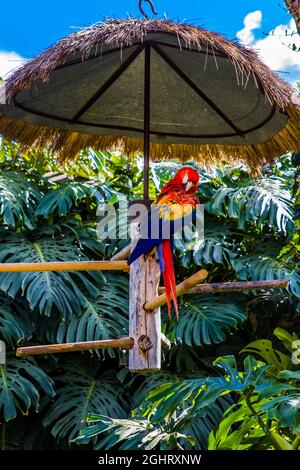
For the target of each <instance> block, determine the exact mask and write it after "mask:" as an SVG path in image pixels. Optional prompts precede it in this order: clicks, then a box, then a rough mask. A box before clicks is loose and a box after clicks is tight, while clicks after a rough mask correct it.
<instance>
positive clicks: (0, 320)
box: [0, 294, 34, 347]
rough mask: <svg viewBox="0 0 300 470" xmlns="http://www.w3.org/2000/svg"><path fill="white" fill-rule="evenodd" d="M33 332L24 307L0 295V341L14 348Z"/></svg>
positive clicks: (31, 323) (32, 326)
mask: <svg viewBox="0 0 300 470" xmlns="http://www.w3.org/2000/svg"><path fill="white" fill-rule="evenodd" d="M33 330H34V324H33V322H32V319H31V318H30V316H29V314H28V311H26V310H25V306H24V305H22V304H19V303H16V302H13V301H12V300H11V299H10V298H9V297H7V296H5V295H4V294H0V339H2V340H3V341H5V343H6V344H7V345H9V346H11V347H14V346H15V345H16V344H17V343H18V342H19V341H20V340H23V339H25V338H29V337H30V336H31V334H32V332H33Z"/></svg>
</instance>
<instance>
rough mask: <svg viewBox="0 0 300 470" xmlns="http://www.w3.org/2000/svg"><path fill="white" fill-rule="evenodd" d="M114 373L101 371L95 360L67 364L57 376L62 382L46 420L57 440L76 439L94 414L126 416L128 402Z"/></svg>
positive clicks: (112, 371) (114, 416) (75, 361)
mask: <svg viewBox="0 0 300 470" xmlns="http://www.w3.org/2000/svg"><path fill="white" fill-rule="evenodd" d="M114 372H115V371H114V370H111V371H110V372H109V371H107V372H104V373H103V372H101V368H100V366H99V365H98V364H97V363H95V362H93V361H91V359H90V360H89V361H86V362H84V361H81V360H79V359H77V360H74V358H73V360H72V362H70V361H69V362H68V363H67V364H66V365H65V367H64V372H63V373H62V374H61V375H59V376H58V377H56V380H57V381H58V382H59V383H60V384H61V385H60V386H59V387H57V390H56V392H57V394H56V398H55V400H54V402H53V404H52V406H50V409H49V411H48V413H47V414H46V416H45V418H44V419H43V425H44V426H49V427H50V428H51V433H52V435H53V436H54V437H55V438H56V439H58V440H60V439H63V438H68V439H73V438H75V437H76V436H77V435H78V434H79V430H80V429H81V427H82V422H83V421H85V420H86V418H87V417H88V415H89V414H91V413H103V414H105V415H107V416H110V417H113V418H116V417H119V418H125V417H126V415H127V412H128V404H127V401H126V397H125V395H124V390H123V388H122V386H121V384H120V383H119V382H118V381H117V380H116V378H115V377H114Z"/></svg>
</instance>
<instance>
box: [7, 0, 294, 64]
mask: <svg viewBox="0 0 300 470" xmlns="http://www.w3.org/2000/svg"><path fill="white" fill-rule="evenodd" d="M1 3H2V2H1ZM277 3H279V0H278V1H277V0H234V1H232V0H225V1H224V0H213V1H210V0H208V1H206V0H156V1H155V0H154V4H155V6H156V9H157V11H158V13H159V15H160V16H163V15H164V13H166V14H167V16H168V17H169V18H172V19H175V20H177V19H179V20H183V19H186V20H187V21H191V22H195V23H197V24H199V25H201V26H206V27H207V28H209V29H213V30H217V31H219V32H222V33H224V34H225V35H226V36H227V37H229V38H233V37H235V36H236V32H237V31H238V30H239V29H241V27H242V25H243V18H244V17H245V16H246V14H247V13H249V12H251V11H255V10H262V11H263V24H262V26H263V28H262V30H264V31H265V32H267V31H269V30H271V29H272V28H273V27H274V26H276V25H277V24H279V23H284V22H287V18H288V17H287V14H286V13H285V12H284V11H283V10H282V9H281V8H280V7H279V6H278V5H277ZM145 10H146V11H148V12H150V9H149V6H148V5H147V4H146V3H145ZM128 13H129V14H132V15H135V16H139V10H138V0H43V1H41V0H29V1H24V0H14V1H13V2H4V3H2V5H1V20H0V25H1V27H0V50H10V51H12V50H13V51H16V52H18V53H19V54H20V55H22V56H24V57H31V56H33V55H35V54H37V53H38V52H40V51H41V50H42V49H44V48H45V47H47V46H49V45H50V44H52V43H53V42H55V41H56V40H58V39H59V38H61V37H63V36H65V35H66V34H69V32H70V26H87V25H89V24H91V23H94V22H97V21H100V20H102V19H103V18H105V17H107V16H114V17H119V16H121V17H126V16H127V15H128Z"/></svg>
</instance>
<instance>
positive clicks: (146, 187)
mask: <svg viewBox="0 0 300 470" xmlns="http://www.w3.org/2000/svg"><path fill="white" fill-rule="evenodd" d="M150 67H151V45H150V44H147V43H146V44H145V74H144V200H148V199H149V169H150Z"/></svg>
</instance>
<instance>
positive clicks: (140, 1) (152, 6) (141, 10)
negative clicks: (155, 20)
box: [139, 0, 158, 20]
mask: <svg viewBox="0 0 300 470" xmlns="http://www.w3.org/2000/svg"><path fill="white" fill-rule="evenodd" d="M145 2H147V3H149V5H150V7H151V10H152V13H153V14H154V15H157V14H158V13H157V11H156V10H155V7H154V4H153V2H152V0H145ZM142 3H143V0H139V9H140V12H141V13H142V15H143V16H144V17H145V18H146V20H148V19H149V17H148V15H147V13H145V12H144V10H143V7H142Z"/></svg>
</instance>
